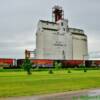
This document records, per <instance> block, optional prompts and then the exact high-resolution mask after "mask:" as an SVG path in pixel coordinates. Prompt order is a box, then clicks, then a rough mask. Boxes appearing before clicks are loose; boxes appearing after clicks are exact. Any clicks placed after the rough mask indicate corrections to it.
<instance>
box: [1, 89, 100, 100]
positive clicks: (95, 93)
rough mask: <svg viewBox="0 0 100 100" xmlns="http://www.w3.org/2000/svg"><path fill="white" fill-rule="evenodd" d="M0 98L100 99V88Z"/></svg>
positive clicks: (6, 99) (4, 99)
mask: <svg viewBox="0 0 100 100" xmlns="http://www.w3.org/2000/svg"><path fill="white" fill-rule="evenodd" d="M0 100H100V89H95V90H94V89H92V90H82V91H75V92H73V91H71V92H64V93H55V94H49V95H42V96H28V97H11V98H0Z"/></svg>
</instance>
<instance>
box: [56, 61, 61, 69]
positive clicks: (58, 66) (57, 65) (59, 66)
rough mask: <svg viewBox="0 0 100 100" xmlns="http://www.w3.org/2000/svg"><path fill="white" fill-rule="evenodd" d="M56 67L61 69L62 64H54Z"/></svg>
mask: <svg viewBox="0 0 100 100" xmlns="http://www.w3.org/2000/svg"><path fill="white" fill-rule="evenodd" d="M54 67H55V68H56V69H61V68H62V64H61V63H60V62H59V63H58V62H55V64H54Z"/></svg>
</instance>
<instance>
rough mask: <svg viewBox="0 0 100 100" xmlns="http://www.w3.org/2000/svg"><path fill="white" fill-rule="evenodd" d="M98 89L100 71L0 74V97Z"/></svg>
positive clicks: (99, 86) (99, 85)
mask: <svg viewBox="0 0 100 100" xmlns="http://www.w3.org/2000/svg"><path fill="white" fill-rule="evenodd" d="M88 88H100V70H90V71H88V72H87V73H84V72H83V71H82V70H81V71H75V70H72V73H67V70H61V71H54V74H48V71H40V72H33V73H32V75H27V74H26V73H25V72H23V71H22V72H0V97H9V96H29V95H39V94H48V93H56V92H65V91H72V90H81V89H88Z"/></svg>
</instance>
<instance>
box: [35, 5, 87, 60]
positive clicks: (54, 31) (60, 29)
mask: <svg viewBox="0 0 100 100" xmlns="http://www.w3.org/2000/svg"><path fill="white" fill-rule="evenodd" d="M52 17H53V20H52V21H45V20H40V21H39V22H38V27H37V31H36V49H35V59H53V60H83V57H84V56H85V55H87V54H88V47H87V35H86V34H84V31H83V30H82V29H76V28H71V27H69V25H68V20H67V19H65V18H64V11H63V9H62V7H59V6H54V7H53V9H52Z"/></svg>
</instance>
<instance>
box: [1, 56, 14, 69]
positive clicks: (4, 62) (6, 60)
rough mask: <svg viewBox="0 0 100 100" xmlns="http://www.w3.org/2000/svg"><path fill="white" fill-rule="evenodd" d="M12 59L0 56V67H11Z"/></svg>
mask: <svg viewBox="0 0 100 100" xmlns="http://www.w3.org/2000/svg"><path fill="white" fill-rule="evenodd" d="M14 61H15V60H14V59H10V58H0V67H11V66H13V64H14Z"/></svg>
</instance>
